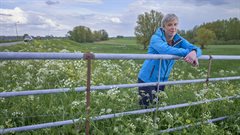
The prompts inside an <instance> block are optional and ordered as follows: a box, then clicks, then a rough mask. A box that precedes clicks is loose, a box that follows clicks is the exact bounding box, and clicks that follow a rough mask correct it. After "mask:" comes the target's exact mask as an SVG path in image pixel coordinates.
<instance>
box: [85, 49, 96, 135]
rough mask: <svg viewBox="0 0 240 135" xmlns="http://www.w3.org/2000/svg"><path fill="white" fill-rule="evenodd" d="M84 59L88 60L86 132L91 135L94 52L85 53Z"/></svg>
mask: <svg viewBox="0 0 240 135" xmlns="http://www.w3.org/2000/svg"><path fill="white" fill-rule="evenodd" d="M83 59H85V60H87V88H86V121H85V127H86V131H85V134H86V135H89V130H90V92H91V90H90V86H91V59H94V54H92V53H84V55H83Z"/></svg>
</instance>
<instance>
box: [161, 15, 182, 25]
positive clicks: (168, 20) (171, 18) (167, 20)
mask: <svg viewBox="0 0 240 135" xmlns="http://www.w3.org/2000/svg"><path fill="white" fill-rule="evenodd" d="M175 19H176V20H177V21H178V17H177V16H176V15H175V14H166V15H165V16H164V17H163V18H162V21H161V26H162V27H164V25H165V24H166V23H167V22H170V21H172V20H175Z"/></svg>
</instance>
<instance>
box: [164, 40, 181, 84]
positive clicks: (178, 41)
mask: <svg viewBox="0 0 240 135" xmlns="http://www.w3.org/2000/svg"><path fill="white" fill-rule="evenodd" d="M181 41H182V39H179V40H177V41H176V42H175V44H174V45H173V47H174V46H176V45H177V44H178V43H180V42H181ZM169 65H170V62H169V63H167V70H166V71H165V74H164V76H163V80H164V79H165V77H166V74H167V71H168V68H169ZM160 80H161V77H160Z"/></svg>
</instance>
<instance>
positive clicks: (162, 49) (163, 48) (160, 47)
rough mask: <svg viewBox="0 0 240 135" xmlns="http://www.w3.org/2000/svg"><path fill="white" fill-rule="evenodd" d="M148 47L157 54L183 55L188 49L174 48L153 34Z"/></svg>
mask: <svg viewBox="0 0 240 135" xmlns="http://www.w3.org/2000/svg"><path fill="white" fill-rule="evenodd" d="M149 47H150V48H152V49H153V50H155V51H157V53H159V54H170V55H177V56H180V57H185V56H186V55H187V54H188V53H189V52H190V51H189V49H186V48H176V47H172V46H169V45H168V44H167V42H166V41H163V40H162V39H161V38H160V37H159V36H157V35H153V36H152V38H151V41H150V45H149Z"/></svg>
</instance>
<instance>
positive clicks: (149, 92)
mask: <svg viewBox="0 0 240 135" xmlns="http://www.w3.org/2000/svg"><path fill="white" fill-rule="evenodd" d="M138 83H145V82H144V81H142V80H141V79H139V78H138ZM164 88H165V86H164V85H162V86H159V91H164ZM157 89H158V88H157V86H145V87H138V94H139V95H140V100H139V105H141V106H143V107H144V108H147V107H148V106H149V104H155V103H156V102H154V101H157V100H158V98H157V97H156V92H159V91H158V90H157ZM153 91H155V92H153Z"/></svg>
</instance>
